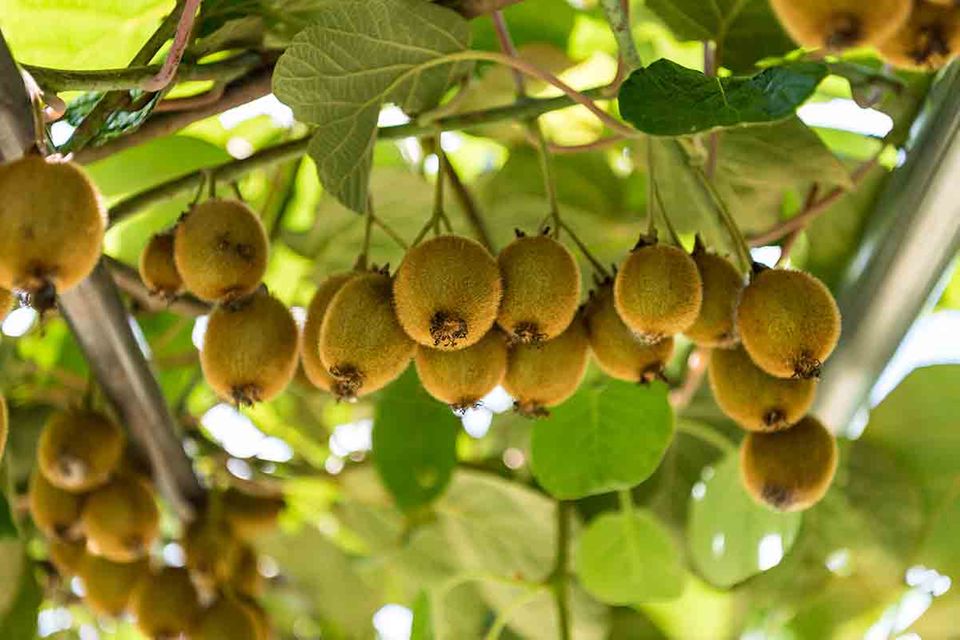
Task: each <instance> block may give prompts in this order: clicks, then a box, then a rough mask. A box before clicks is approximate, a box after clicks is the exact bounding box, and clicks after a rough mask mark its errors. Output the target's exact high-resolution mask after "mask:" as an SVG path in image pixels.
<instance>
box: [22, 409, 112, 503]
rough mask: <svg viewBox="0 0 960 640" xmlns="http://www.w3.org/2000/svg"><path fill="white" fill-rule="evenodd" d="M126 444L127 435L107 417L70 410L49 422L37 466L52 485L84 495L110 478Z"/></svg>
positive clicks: (42, 435) (44, 429)
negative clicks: (83, 493) (125, 436)
mask: <svg viewBox="0 0 960 640" xmlns="http://www.w3.org/2000/svg"><path fill="white" fill-rule="evenodd" d="M124 442H125V438H124V435H123V431H121V430H120V427H118V426H117V424H116V423H115V422H114V421H113V420H111V419H110V418H108V417H107V416H105V415H103V414H102V413H98V412H95V411H88V410H85V409H70V410H67V411H64V412H60V413H56V414H54V415H53V416H52V417H51V418H50V419H49V420H48V421H47V424H46V425H45V426H44V428H43V432H42V433H41V434H40V441H39V443H38V445H37V462H38V464H39V465H40V470H41V471H42V472H43V475H44V476H46V478H47V480H49V481H50V483H51V484H53V485H54V486H57V487H60V488H61V489H64V490H65V491H73V492H77V493H82V492H85V491H90V490H91V489H94V488H96V487H98V486H100V485H102V484H104V483H105V482H106V481H107V480H108V479H109V478H110V474H111V473H113V471H114V470H115V469H116V468H117V465H118V464H119V463H120V458H121V456H122V455H123V447H124Z"/></svg>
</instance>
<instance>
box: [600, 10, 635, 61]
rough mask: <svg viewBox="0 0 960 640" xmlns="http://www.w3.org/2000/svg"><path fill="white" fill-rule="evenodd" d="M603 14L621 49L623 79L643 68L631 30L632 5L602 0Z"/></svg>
mask: <svg viewBox="0 0 960 640" xmlns="http://www.w3.org/2000/svg"><path fill="white" fill-rule="evenodd" d="M600 4H601V6H602V7H603V12H604V14H605V15H606V17H607V22H609V23H610V28H611V29H612V30H613V36H614V37H615V38H616V39H617V47H619V49H620V59H621V60H622V61H623V77H624V78H626V76H629V75H630V73H631V72H632V71H633V70H635V69H639V68H640V67H642V66H643V61H641V60H640V53H639V52H638V51H637V44H636V43H635V42H634V41H633V32H632V31H631V29H630V3H629V2H624V1H623V0H600Z"/></svg>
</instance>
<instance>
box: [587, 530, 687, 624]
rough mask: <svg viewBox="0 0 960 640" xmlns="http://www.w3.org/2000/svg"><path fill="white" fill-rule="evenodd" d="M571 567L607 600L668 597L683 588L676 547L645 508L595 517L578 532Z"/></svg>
mask: <svg viewBox="0 0 960 640" xmlns="http://www.w3.org/2000/svg"><path fill="white" fill-rule="evenodd" d="M576 571H577V575H578V576H579V577H580V581H581V582H582V583H583V586H584V588H586V590H587V591H588V592H590V594H591V595H593V597H595V598H597V599H598V600H600V601H601V602H605V603H607V604H617V605H629V604H639V603H641V602H649V601H653V600H669V599H672V598H677V597H679V596H680V594H681V593H683V583H684V572H683V568H682V566H681V565H680V550H679V549H677V545H676V543H675V542H674V541H673V539H672V538H671V537H670V532H669V531H667V529H666V528H665V527H664V526H663V525H662V524H660V522H658V521H657V519H656V518H655V517H654V516H653V515H651V514H650V513H647V512H645V511H634V512H633V513H628V512H622V513H605V514H603V515H601V516H600V517H598V518H595V519H594V520H593V521H592V522H591V523H590V525H589V526H588V527H587V528H586V530H585V531H584V532H583V533H582V534H581V536H580V542H579V544H578V546H577V555H576Z"/></svg>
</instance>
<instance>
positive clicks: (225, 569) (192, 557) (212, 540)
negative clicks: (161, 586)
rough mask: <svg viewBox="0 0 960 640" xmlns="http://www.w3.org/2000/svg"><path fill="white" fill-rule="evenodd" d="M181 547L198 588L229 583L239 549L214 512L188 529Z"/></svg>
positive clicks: (204, 516) (205, 515)
mask: <svg viewBox="0 0 960 640" xmlns="http://www.w3.org/2000/svg"><path fill="white" fill-rule="evenodd" d="M181 544H182V545H183V551H184V554H185V556H186V565H187V568H188V569H190V571H191V573H193V575H194V576H196V577H197V579H198V584H202V586H206V587H212V586H216V585H221V584H226V583H227V582H228V581H229V580H230V577H231V575H232V573H233V567H234V564H235V563H236V560H237V554H238V553H239V550H240V545H239V542H238V541H237V539H236V538H235V537H234V535H233V532H232V531H231V530H230V526H229V525H228V524H227V522H226V521H225V520H224V519H223V518H221V517H219V516H218V515H216V514H215V513H214V512H207V513H205V514H203V515H202V516H201V517H199V518H197V519H196V520H194V521H193V522H192V523H190V525H189V526H188V527H187V530H186V533H185V535H184V537H183V540H182V541H181Z"/></svg>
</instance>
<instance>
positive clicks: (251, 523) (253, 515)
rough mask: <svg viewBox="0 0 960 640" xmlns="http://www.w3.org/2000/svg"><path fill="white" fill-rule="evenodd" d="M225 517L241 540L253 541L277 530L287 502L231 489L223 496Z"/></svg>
mask: <svg viewBox="0 0 960 640" xmlns="http://www.w3.org/2000/svg"><path fill="white" fill-rule="evenodd" d="M221 501H222V505H223V517H224V519H225V520H226V521H227V524H228V525H230V530H231V531H233V534H234V535H235V536H237V537H238V538H239V539H241V540H247V541H253V540H256V539H257V538H259V537H260V536H262V535H263V534H266V533H270V532H271V531H273V530H274V529H276V528H277V523H278V521H279V520H280V514H281V513H282V512H283V510H284V509H285V508H286V506H287V504H286V501H285V500H284V499H283V496H280V495H267V494H263V495H258V494H254V493H249V492H246V491H241V490H240V489H237V488H236V487H230V488H229V489H227V490H226V491H224V492H223V495H222V496H221Z"/></svg>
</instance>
